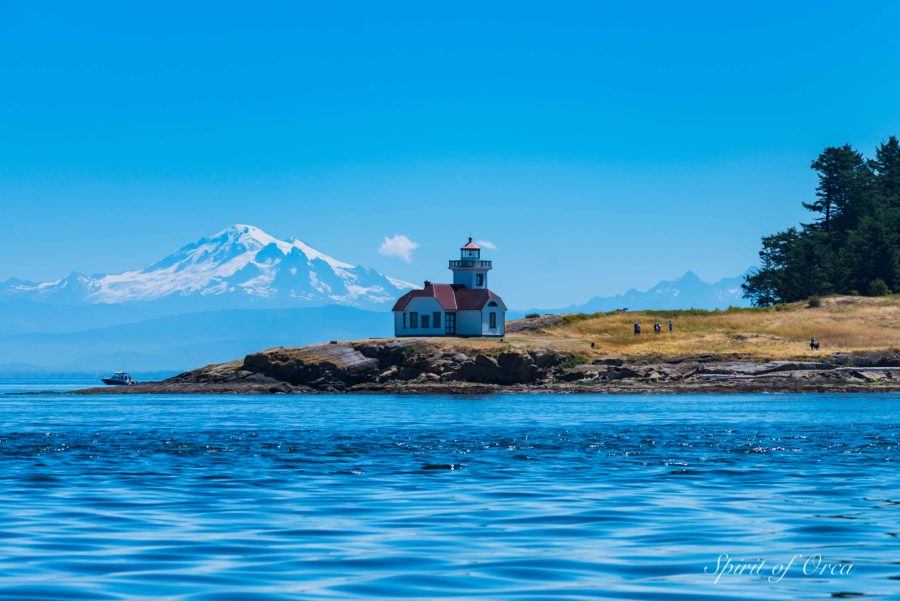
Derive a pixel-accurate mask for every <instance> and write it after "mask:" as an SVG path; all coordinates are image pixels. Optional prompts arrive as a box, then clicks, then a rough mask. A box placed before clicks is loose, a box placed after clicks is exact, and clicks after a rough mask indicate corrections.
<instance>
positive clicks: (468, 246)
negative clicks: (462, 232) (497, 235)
mask: <svg viewBox="0 0 900 601" xmlns="http://www.w3.org/2000/svg"><path fill="white" fill-rule="evenodd" d="M459 250H481V247H480V246H478V245H477V244H475V243H474V242H472V236H469V241H468V242H467V243H466V245H465V246H460V247H459Z"/></svg>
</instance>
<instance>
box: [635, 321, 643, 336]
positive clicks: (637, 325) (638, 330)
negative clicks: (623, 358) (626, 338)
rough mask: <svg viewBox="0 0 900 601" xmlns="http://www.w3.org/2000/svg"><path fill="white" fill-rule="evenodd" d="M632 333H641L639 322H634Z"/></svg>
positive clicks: (636, 334) (637, 334) (638, 334)
mask: <svg viewBox="0 0 900 601" xmlns="http://www.w3.org/2000/svg"><path fill="white" fill-rule="evenodd" d="M634 335H635V336H640V335H641V324H639V323H635V324H634Z"/></svg>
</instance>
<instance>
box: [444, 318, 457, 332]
mask: <svg viewBox="0 0 900 601" xmlns="http://www.w3.org/2000/svg"><path fill="white" fill-rule="evenodd" d="M444 333H445V334H447V335H448V336H455V335H456V313H444Z"/></svg>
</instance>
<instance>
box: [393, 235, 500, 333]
mask: <svg viewBox="0 0 900 601" xmlns="http://www.w3.org/2000/svg"><path fill="white" fill-rule="evenodd" d="M449 267H450V271H452V272H453V283H452V284H435V283H433V282H431V281H428V280H426V281H425V285H424V286H423V287H422V289H421V290H411V291H409V292H407V293H406V294H404V295H403V296H401V297H400V298H399V299H397V302H396V304H395V305H394V309H393V312H394V335H395V336H398V337H399V336H503V334H504V333H505V331H506V304H504V302H503V299H502V298H500V296H499V295H498V294H496V293H494V292H492V291H491V290H490V289H489V288H488V272H489V271H491V269H492V268H493V265H492V264H491V261H487V260H484V259H482V258H481V247H479V246H478V245H477V244H475V242H473V241H472V237H471V236H469V240H468V242H466V243H465V244H464V245H463V246H461V247H460V249H459V259H450V264H449Z"/></svg>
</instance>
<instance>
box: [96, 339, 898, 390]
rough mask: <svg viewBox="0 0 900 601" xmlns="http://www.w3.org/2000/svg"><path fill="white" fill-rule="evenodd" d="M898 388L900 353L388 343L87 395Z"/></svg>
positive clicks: (274, 352)
mask: <svg viewBox="0 0 900 601" xmlns="http://www.w3.org/2000/svg"><path fill="white" fill-rule="evenodd" d="M751 392H773V393H774V392H900V353H898V352H871V353H858V354H836V355H824V354H823V355H822V357H821V360H820V361H815V362H813V361H809V360H804V359H797V360H783V359H782V360H771V361H770V360H760V359H759V358H753V359H748V358H746V357H741V356H740V355H736V354H735V355H693V356H683V357H658V358H648V357H639V358H638V357H634V358H632V357H599V358H598V357H586V356H584V355H581V354H578V353H574V352H569V351H564V350H559V349H554V348H552V347H551V346H548V347H546V348H544V347H533V348H522V347H515V346H512V345H509V344H506V345H504V344H502V343H498V344H496V345H494V346H490V347H489V346H484V347H476V346H465V345H458V346H456V347H454V346H453V345H452V344H448V342H447V341H446V340H436V339H427V338H416V339H384V340H368V341H360V342H340V343H331V344H318V345H311V346H306V347H301V348H275V349H270V350H267V351H263V352H260V353H253V354H250V355H247V356H246V357H245V358H244V359H243V360H237V361H232V362H229V363H222V364H217V365H209V366H206V367H203V368H201V369H197V370H193V371H190V372H186V373H183V374H180V375H178V376H175V377H173V378H169V379H167V380H163V381H160V382H149V383H144V384H138V385H135V386H117V387H104V388H91V389H88V390H83V391H80V393H82V394H123V393H127V394H313V393H326V394H332V393H360V394H365V393H381V394H510V393H512V394H524V393H563V394H598V393H609V394H674V393H751Z"/></svg>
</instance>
